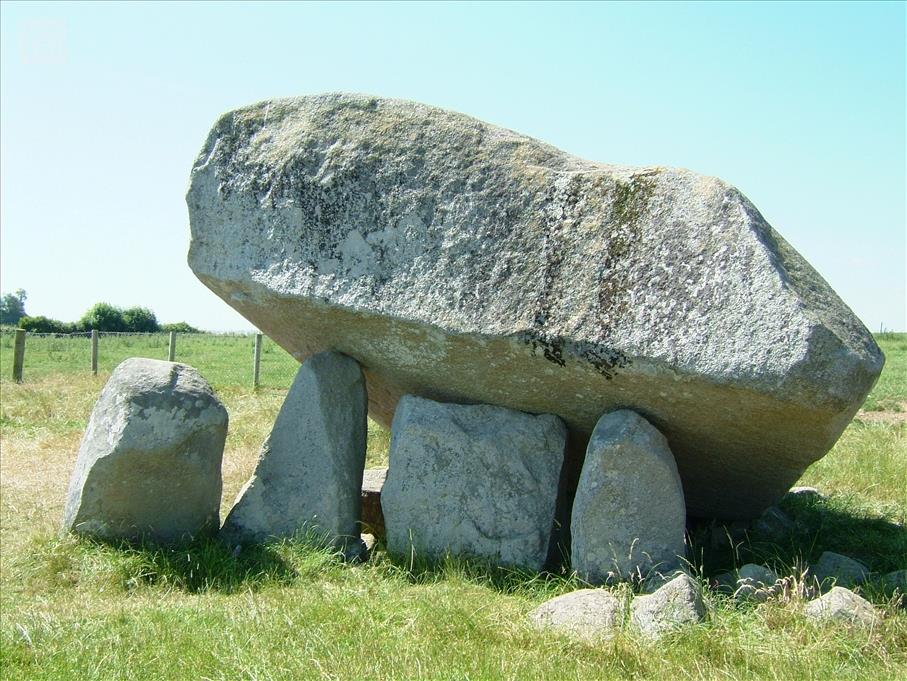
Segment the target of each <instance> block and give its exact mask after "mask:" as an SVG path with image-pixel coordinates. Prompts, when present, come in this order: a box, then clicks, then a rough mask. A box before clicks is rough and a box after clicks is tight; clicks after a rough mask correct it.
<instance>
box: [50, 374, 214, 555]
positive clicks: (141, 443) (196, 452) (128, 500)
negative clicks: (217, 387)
mask: <svg viewBox="0 0 907 681" xmlns="http://www.w3.org/2000/svg"><path fill="white" fill-rule="evenodd" d="M226 437H227V410H226V409H224V406H223V405H222V404H221V402H220V400H218V399H217V397H216V396H215V395H214V392H213V391H212V390H211V387H210V386H209V385H208V383H207V382H206V381H205V379H203V378H202V377H201V376H200V375H199V374H198V372H197V371H196V370H195V369H193V368H192V367H190V366H187V365H185V364H176V363H173V362H163V361H159V360H154V359H127V360H126V361H125V362H123V363H122V364H120V365H119V366H118V367H117V368H116V369H114V371H113V374H111V376H110V379H109V380H108V381H107V384H106V385H105V386H104V389H103V390H102V391H101V396H100V398H99V399H98V401H97V403H96V404H95V406H94V409H93V410H92V412H91V418H90V419H89V421H88V428H87V430H86V431H85V435H84V436H83V437H82V444H81V446H80V447H79V455H78V458H77V459H76V466H75V470H74V471H73V474H72V477H71V479H70V483H69V493H68V495H67V499H66V508H65V511H64V516H63V529H64V530H70V531H73V532H76V533H77V534H85V535H90V536H94V537H98V538H101V539H108V540H117V539H138V538H148V539H153V540H157V541H163V542H171V541H178V540H181V539H187V538H190V537H192V536H195V535H198V534H199V533H207V532H216V531H217V528H218V525H219V524H220V523H219V520H220V496H221V491H222V480H221V461H222V460H223V453H224V442H225V440H226Z"/></svg>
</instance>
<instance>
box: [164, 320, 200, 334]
mask: <svg viewBox="0 0 907 681" xmlns="http://www.w3.org/2000/svg"><path fill="white" fill-rule="evenodd" d="M161 331H167V332H168V333H169V332H170V331H176V332H177V333H201V330H200V329H196V328H195V327H194V326H190V325H189V324H187V323H186V322H171V323H170V324H161Z"/></svg>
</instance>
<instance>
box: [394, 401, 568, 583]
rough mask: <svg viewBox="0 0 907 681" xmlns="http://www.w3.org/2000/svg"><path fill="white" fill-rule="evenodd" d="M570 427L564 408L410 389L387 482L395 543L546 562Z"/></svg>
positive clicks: (421, 552)
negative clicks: (527, 410) (481, 401)
mask: <svg viewBox="0 0 907 681" xmlns="http://www.w3.org/2000/svg"><path fill="white" fill-rule="evenodd" d="M566 436H567V430H566V428H565V427H564V424H563V422H562V421H561V420H560V419H559V418H558V417H556V416H551V415H547V414H543V415H540V416H533V415H532V414H524V413H522V412H517V411H513V410H512V409H505V408H504V407H493V406H488V405H459V404H442V403H440V402H433V401H431V400H426V399H423V398H421V397H413V396H410V395H407V396H405V397H404V398H403V399H402V400H401V401H400V405H399V406H398V407H397V413H396V415H395V416H394V423H393V426H392V428H391V444H390V463H389V467H388V472H387V481H386V482H385V483H384V489H383V490H382V491H381V507H382V509H383V510H384V524H385V527H386V530H387V547H388V549H389V550H390V551H391V552H392V553H396V554H399V555H405V556H409V555H410V554H411V551H414V552H415V554H416V556H418V557H423V558H428V559H436V558H441V557H443V556H445V555H447V554H451V555H460V556H472V557H478V558H482V559H486V560H489V561H491V562H493V563H496V564H499V565H506V566H515V567H522V568H528V569H531V570H540V569H541V568H542V566H543V564H544V562H545V557H546V554H547V551H548V541H549V536H550V533H551V529H552V522H553V520H554V506H555V497H556V495H557V486H558V477H559V474H560V470H561V463H562V461H563V455H564V447H565V444H566V442H565V441H566Z"/></svg>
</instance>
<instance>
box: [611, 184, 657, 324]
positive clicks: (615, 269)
mask: <svg viewBox="0 0 907 681" xmlns="http://www.w3.org/2000/svg"><path fill="white" fill-rule="evenodd" d="M654 191H655V179H654V177H653V176H652V174H638V175H634V176H633V178H632V179H631V180H630V181H629V182H623V181H621V180H616V181H615V183H614V185H613V188H612V189H611V194H612V198H611V215H610V218H609V219H608V220H607V221H606V223H605V224H606V225H609V226H610V227H609V228H608V239H607V243H606V245H605V248H604V253H603V255H602V261H601V266H600V269H599V286H598V309H599V322H600V325H601V327H602V329H603V330H606V329H609V328H612V327H613V326H614V324H615V323H616V322H617V321H618V320H619V319H620V318H622V317H623V316H624V315H625V314H626V313H627V312H628V310H629V301H630V296H629V291H628V288H627V287H628V284H629V282H628V280H627V277H626V276H625V273H624V272H622V269H623V268H622V264H623V263H625V262H626V261H627V260H628V259H629V258H630V256H631V254H632V252H633V249H634V248H635V247H636V245H637V244H638V243H639V240H640V237H641V234H642V227H641V225H640V220H641V219H642V218H643V217H644V216H645V214H646V212H647V211H648V209H649V201H650V199H651V197H652V194H653V193H654Z"/></svg>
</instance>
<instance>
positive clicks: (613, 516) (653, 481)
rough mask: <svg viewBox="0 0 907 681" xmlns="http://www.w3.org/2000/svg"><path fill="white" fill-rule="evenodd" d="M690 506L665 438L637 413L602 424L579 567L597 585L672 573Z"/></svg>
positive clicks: (580, 528)
mask: <svg viewBox="0 0 907 681" xmlns="http://www.w3.org/2000/svg"><path fill="white" fill-rule="evenodd" d="M685 528H686V509H685V508H684V500H683V488H682V486H681V484H680V476H679V475H678V474H677V466H676V464H675V463H674V457H673V456H672V455H671V450H670V449H669V448H668V442H667V440H666V439H665V437H664V436H663V435H662V434H661V433H659V432H658V431H657V430H656V429H655V428H654V427H653V426H652V425H651V424H649V422H648V421H646V420H645V419H644V418H643V417H641V416H640V415H639V414H636V413H635V412H632V411H629V410H621V411H616V412H612V413H610V414H606V415H605V416H602V417H601V419H599V421H598V424H597V425H596V426H595V430H594V431H593V433H592V437H591V439H590V440H589V447H588V449H587V451H586V461H585V463H584V464H583V469H582V473H581V474H580V479H579V486H578V487H577V490H576V500H575V501H574V503H573V517H572V520H571V524H570V529H571V535H572V538H573V553H572V563H573V568H574V569H575V570H576V571H577V573H578V574H579V576H580V577H582V578H583V579H585V580H587V581H589V582H591V583H602V582H609V581H613V580H620V579H641V578H645V577H646V576H647V575H648V573H649V572H650V571H651V570H652V569H654V568H657V569H658V570H659V571H661V572H666V571H670V570H671V569H673V568H676V567H678V566H679V565H680V562H681V560H682V558H683V556H684V551H685V546H684V533H685Z"/></svg>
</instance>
